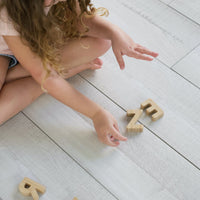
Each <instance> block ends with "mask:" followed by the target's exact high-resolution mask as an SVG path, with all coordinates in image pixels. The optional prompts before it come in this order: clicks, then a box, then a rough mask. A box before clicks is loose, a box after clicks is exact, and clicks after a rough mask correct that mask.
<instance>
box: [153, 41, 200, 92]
mask: <svg viewBox="0 0 200 200" xmlns="http://www.w3.org/2000/svg"><path fill="white" fill-rule="evenodd" d="M199 45H200V43H199V44H198V45H197V46H196V47H194V49H195V48H197V47H198V46H199ZM194 49H192V50H191V51H190V52H188V53H187V54H186V55H185V56H184V57H182V58H181V59H180V60H178V61H177V62H176V63H175V64H174V65H172V67H170V66H168V65H167V64H165V63H164V62H162V61H161V60H159V59H157V58H154V59H156V60H157V61H158V62H160V63H162V64H163V65H165V66H166V67H167V68H168V69H170V70H171V71H173V72H174V73H176V74H177V75H179V76H180V77H181V78H183V79H184V80H185V81H187V82H188V83H190V84H191V85H192V86H194V87H196V88H198V89H200V87H199V86H198V85H196V84H195V83H193V82H191V81H190V80H189V79H187V78H186V77H184V76H183V75H181V74H180V73H178V72H177V71H175V70H174V69H173V67H174V66H175V65H176V64H177V63H178V62H180V61H181V60H182V59H184V58H185V57H186V56H187V55H188V54H190V53H191V52H192V51H193V50H194Z"/></svg>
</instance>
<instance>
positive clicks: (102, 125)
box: [92, 109, 127, 146]
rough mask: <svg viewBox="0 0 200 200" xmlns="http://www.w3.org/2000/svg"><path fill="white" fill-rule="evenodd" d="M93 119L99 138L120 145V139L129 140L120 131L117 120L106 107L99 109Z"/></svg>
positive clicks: (110, 143)
mask: <svg viewBox="0 0 200 200" xmlns="http://www.w3.org/2000/svg"><path fill="white" fill-rule="evenodd" d="M92 121H93V124H94V127H95V130H96V132H97V135H98V138H99V140H100V141H101V142H103V143H104V144H107V145H110V146H118V145H119V141H118V140H121V141H126V140H127V138H126V137H124V136H122V135H121V134H120V133H119V128H118V125H117V121H116V120H115V119H114V117H113V116H112V115H111V114H110V113H109V112H108V111H106V110H104V109H101V110H99V111H98V112H97V113H96V114H95V115H94V117H93V118H92ZM115 140H117V141H115Z"/></svg>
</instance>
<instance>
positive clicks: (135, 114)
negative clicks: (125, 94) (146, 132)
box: [126, 109, 144, 132]
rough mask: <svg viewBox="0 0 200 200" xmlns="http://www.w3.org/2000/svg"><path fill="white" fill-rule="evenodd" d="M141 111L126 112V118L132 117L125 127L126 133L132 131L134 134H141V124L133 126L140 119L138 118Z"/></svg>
mask: <svg viewBox="0 0 200 200" xmlns="http://www.w3.org/2000/svg"><path fill="white" fill-rule="evenodd" d="M142 112H143V110H141V109H138V110H128V111H127V116H128V117H132V116H133V118H132V119H131V121H130V122H129V124H128V125H127V127H126V130H127V131H128V132H130V131H134V132H142V131H143V128H144V126H143V125H141V124H135V123H136V122H137V121H138V119H139V118H140V116H141V115H142Z"/></svg>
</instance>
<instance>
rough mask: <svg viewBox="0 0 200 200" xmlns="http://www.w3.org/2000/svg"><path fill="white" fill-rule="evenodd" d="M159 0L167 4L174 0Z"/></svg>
mask: <svg viewBox="0 0 200 200" xmlns="http://www.w3.org/2000/svg"><path fill="white" fill-rule="evenodd" d="M160 1H161V2H163V3H165V4H167V5H168V4H170V3H171V2H173V1H175V0H160Z"/></svg>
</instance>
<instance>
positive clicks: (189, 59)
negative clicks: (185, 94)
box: [172, 46, 200, 88]
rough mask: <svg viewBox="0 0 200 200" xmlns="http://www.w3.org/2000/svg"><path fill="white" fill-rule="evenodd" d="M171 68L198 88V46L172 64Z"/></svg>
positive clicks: (199, 78)
mask: <svg viewBox="0 0 200 200" xmlns="http://www.w3.org/2000/svg"><path fill="white" fill-rule="evenodd" d="M172 69H174V70H175V71H176V72H178V73H179V74H181V75H182V76H183V77H185V78H186V79H188V80H189V81H191V82H192V83H194V84H195V85H196V86H198V87H199V88H200V46H198V47H197V48H196V49H194V50H193V51H192V52H191V53H190V54H188V55H187V56H186V57H185V58H183V59H182V60H181V61H180V62H178V63H177V64H176V65H174V66H173V68H172Z"/></svg>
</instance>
